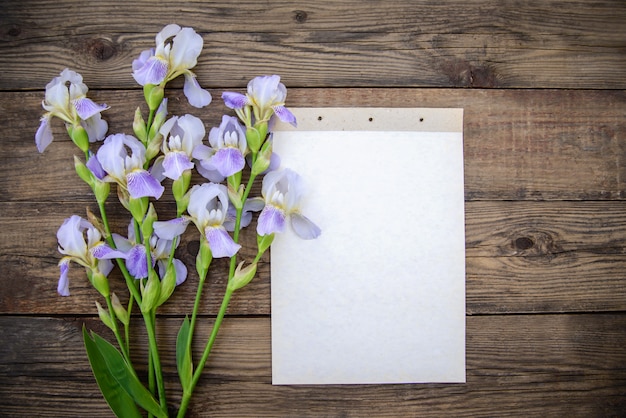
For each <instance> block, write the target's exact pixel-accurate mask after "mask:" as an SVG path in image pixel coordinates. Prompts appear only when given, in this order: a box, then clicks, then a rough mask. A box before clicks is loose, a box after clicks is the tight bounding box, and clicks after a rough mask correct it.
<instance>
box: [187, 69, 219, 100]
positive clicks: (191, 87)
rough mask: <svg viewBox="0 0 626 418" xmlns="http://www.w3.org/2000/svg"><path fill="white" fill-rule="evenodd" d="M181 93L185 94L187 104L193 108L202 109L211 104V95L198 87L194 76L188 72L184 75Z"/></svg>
mask: <svg viewBox="0 0 626 418" xmlns="http://www.w3.org/2000/svg"><path fill="white" fill-rule="evenodd" d="M183 93H185V97H187V100H188V101H189V104H190V105H192V106H193V107H197V108H202V107H204V106H207V105H208V104H209V103H211V99H212V97H211V93H209V92H208V91H207V90H204V89H203V88H202V87H200V84H198V81H197V80H196V76H195V75H194V74H191V72H189V71H188V72H186V73H185V85H184V86H183Z"/></svg>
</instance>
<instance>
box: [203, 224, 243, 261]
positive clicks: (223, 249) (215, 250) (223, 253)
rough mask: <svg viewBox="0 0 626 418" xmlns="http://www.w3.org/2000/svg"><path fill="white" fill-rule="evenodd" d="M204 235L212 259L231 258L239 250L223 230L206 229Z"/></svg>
mask: <svg viewBox="0 0 626 418" xmlns="http://www.w3.org/2000/svg"><path fill="white" fill-rule="evenodd" d="M204 233H205V234H206V238H207V241H208V242H209V247H210V248H211V253H212V254H213V257H214V258H222V257H232V256H234V255H235V254H237V251H239V249H240V248H241V245H239V244H237V243H236V242H235V241H233V239H232V238H231V236H230V235H228V232H226V230H225V229H224V228H220V227H207V228H206V229H205V230H204Z"/></svg>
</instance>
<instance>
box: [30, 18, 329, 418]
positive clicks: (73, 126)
mask: <svg viewBox="0 0 626 418" xmlns="http://www.w3.org/2000/svg"><path fill="white" fill-rule="evenodd" d="M202 46H203V41H202V37H201V36H200V35H199V34H197V33H196V32H195V31H194V30H193V29H192V28H181V27H180V26H178V25H175V24H170V25H167V26H165V27H164V28H163V30H162V31H161V32H159V34H158V35H157V36H156V47H155V48H152V49H149V50H146V51H144V52H142V53H141V55H140V56H139V57H138V58H137V59H136V60H134V62H133V63H132V69H133V72H132V76H133V77H134V79H135V80H136V81H137V82H138V83H139V84H140V85H141V86H143V92H144V97H145V104H144V105H143V106H139V107H138V108H137V110H136V112H135V115H134V120H133V123H132V129H133V133H134V135H129V134H124V133H117V134H112V135H107V130H108V124H107V122H106V121H105V120H103V119H102V116H101V113H102V112H104V111H106V110H107V109H108V108H109V107H108V106H107V105H104V104H97V103H95V102H94V101H92V100H91V99H89V98H88V97H87V92H88V89H87V86H86V85H85V84H84V83H83V80H82V77H81V76H80V75H79V74H77V73H76V72H74V71H71V70H69V69H65V70H63V71H62V72H61V74H60V75H59V76H58V77H56V78H54V79H53V80H52V81H51V82H50V83H49V84H48V85H47V86H46V93H45V99H44V101H43V108H44V109H45V110H46V113H45V114H44V116H43V117H42V119H41V125H40V127H39V129H38V130H37V133H36V135H35V142H36V145H37V148H38V149H39V151H40V152H43V151H44V149H45V148H46V147H47V146H48V145H50V143H51V142H52V140H53V136H52V129H51V126H50V122H51V120H52V118H53V117H56V118H59V119H61V120H63V121H64V122H65V126H66V129H67V132H68V134H69V136H70V138H71V139H72V141H73V142H74V144H76V146H78V148H80V150H81V152H82V155H81V157H77V156H74V167H75V169H76V172H77V174H78V176H79V177H80V178H81V179H82V180H83V181H84V182H85V183H87V184H88V185H89V186H90V188H91V189H92V191H93V194H94V196H95V201H96V202H97V205H98V208H99V215H96V214H94V213H93V212H91V211H88V213H87V216H86V218H83V217H80V216H77V215H73V216H70V217H69V218H67V219H66V220H65V221H64V222H63V224H62V225H61V227H60V228H59V230H58V232H57V238H58V243H59V252H60V253H61V254H62V255H63V257H62V258H61V260H60V262H59V267H60V278H59V282H58V293H59V294H60V295H62V296H69V295H70V292H69V267H70V263H71V262H73V263H75V264H78V265H81V266H83V267H84V268H85V271H86V276H87V278H88V280H89V282H90V283H91V285H93V287H94V288H95V289H96V290H97V291H98V292H99V294H100V295H101V296H102V298H103V300H104V302H105V306H103V305H102V304H101V303H100V302H98V301H97V302H96V307H97V312H98V315H99V318H100V320H101V321H102V322H103V323H104V324H105V325H106V326H107V327H108V328H110V329H111V331H112V332H113V335H114V336H115V339H116V345H117V347H116V345H115V344H111V343H110V342H108V341H107V340H106V339H104V338H103V337H101V336H99V335H98V334H96V333H95V332H93V331H91V332H89V331H87V330H86V328H85V327H83V336H84V341H85V347H86V351H87V356H88V358H89V362H90V364H91V367H92V370H93V373H94V375H95V378H96V381H97V383H98V385H99V387H100V389H101V391H102V394H103V395H104V398H105V399H106V401H107V402H108V404H109V406H110V407H111V409H112V410H113V412H114V413H115V414H116V415H117V416H120V417H136V416H142V413H141V409H144V410H145V411H147V413H148V414H149V416H156V417H167V416H168V404H167V400H166V399H167V398H166V393H165V385H164V381H163V375H162V366H161V361H160V357H159V349H158V342H157V337H156V332H155V322H156V311H157V309H158V308H159V307H160V306H161V305H163V304H164V303H165V302H166V301H167V300H168V299H169V298H170V296H171V295H172V293H173V292H174V290H175V289H176V287H177V286H180V285H181V284H182V283H183V282H185V280H186V278H187V267H186V266H185V264H184V263H183V262H181V261H180V260H179V259H177V258H176V257H175V256H176V248H177V246H178V244H179V243H180V239H181V235H182V234H183V233H184V232H185V230H186V229H187V226H188V225H189V224H190V223H193V224H194V225H195V226H196V228H197V229H198V231H199V241H200V243H199V249H198V254H197V256H196V263H195V268H196V271H197V273H198V283H197V291H196V298H195V302H194V306H193V310H192V312H191V314H190V315H188V316H187V317H185V319H184V320H182V324H181V326H180V329H179V330H178V334H177V338H176V366H177V370H178V375H179V378H180V383H181V386H182V396H181V403H180V406H179V408H178V415H177V416H179V417H182V416H184V415H185V413H186V411H187V408H188V406H189V402H190V399H191V396H192V393H193V391H194V388H195V387H196V385H197V383H198V381H199V379H200V376H201V374H202V370H203V368H204V365H205V364H206V361H207V359H208V357H209V355H210V352H211V348H212V346H213V343H214V342H215V339H216V337H217V334H218V330H219V328H220V324H221V322H222V319H223V318H224V315H225V312H226V308H227V306H228V303H229V301H230V299H231V296H232V295H233V293H234V292H235V291H237V290H238V289H241V288H242V287H244V286H246V285H247V284H248V283H249V282H250V281H251V280H252V279H253V278H254V276H255V274H256V270H257V264H258V262H259V260H260V259H261V257H262V255H263V254H264V253H265V252H266V251H267V250H268V248H269V247H270V245H271V243H272V241H273V239H274V236H275V234H276V233H280V232H283V231H284V230H285V228H286V225H287V224H288V223H289V225H290V226H291V228H292V229H293V231H294V232H295V233H296V234H297V235H299V236H300V237H302V238H304V239H313V238H316V237H317V236H318V235H319V234H320V229H319V228H318V227H317V226H316V225H315V224H314V223H313V222H312V221H310V220H309V219H308V218H306V217H305V216H304V215H302V213H301V208H300V201H301V198H302V180H301V178H300V177H299V176H298V174H296V173H295V172H294V171H291V170H289V169H280V161H279V159H278V157H277V156H276V155H275V154H274V153H273V152H272V151H273V150H272V133H271V129H272V126H273V124H274V123H275V122H276V121H275V119H279V120H280V121H282V122H286V123H290V124H292V125H294V126H295V124H296V118H295V116H294V115H293V114H292V112H290V111H289V110H288V109H287V108H286V107H285V99H286V95H287V90H286V88H285V86H284V85H283V84H282V83H281V82H280V77H279V76H277V75H272V76H260V77H256V78H254V79H253V80H251V81H250V82H249V84H248V89H247V92H246V94H242V93H237V92H224V93H223V94H222V99H223V100H224V103H225V105H226V107H228V108H230V109H232V110H234V113H235V115H236V116H232V115H224V116H223V118H222V121H221V124H220V125H219V126H218V127H213V128H211V130H210V132H209V135H208V141H207V143H205V141H204V137H205V134H206V131H205V127H204V124H203V122H202V121H201V120H200V119H199V118H197V117H196V116H193V115H191V114H186V115H183V116H171V117H169V118H168V112H167V98H166V97H165V87H166V84H167V83H168V82H170V81H171V80H174V79H175V78H177V77H179V76H181V75H182V76H184V78H185V81H184V88H183V91H184V94H185V96H186V97H187V99H188V100H189V103H190V104H191V105H192V106H194V107H197V108H203V107H205V106H207V105H209V103H210V102H211V100H212V98H211V94H210V93H209V92H208V91H207V90H205V89H202V88H201V87H200V85H199V83H198V81H197V80H196V75H195V74H194V73H193V72H192V71H191V69H192V68H193V67H195V65H196V63H197V58H198V56H199V54H200V52H201V50H202ZM142 107H143V108H144V110H142ZM146 107H147V109H146ZM145 112H147V118H146V117H144V114H145ZM102 140H104V142H103V143H102V144H101V145H100V146H99V147H98V148H97V150H93V148H94V147H95V145H93V144H94V143H96V142H98V141H102ZM194 169H195V170H196V171H197V172H198V173H199V174H200V176H201V177H202V178H206V179H207V180H208V181H207V182H205V183H203V184H194V185H192V172H193V170H194ZM200 176H195V177H196V178H197V177H200ZM166 178H167V179H170V180H171V182H169V181H168V182H167V184H168V185H170V184H171V187H170V188H171V190H170V192H171V193H172V195H173V197H174V201H175V204H176V214H177V216H176V217H175V218H174V219H169V220H159V219H158V216H157V208H156V203H157V202H156V201H157V200H158V199H159V198H161V196H163V194H164V193H165V187H164V186H163V185H162V183H163V181H164V180H165V179H166ZM257 179H262V187H261V194H262V196H260V197H250V196H249V195H250V192H251V190H252V187H253V184H254V183H255V181H256V180H257ZM111 184H115V191H116V194H117V198H118V200H119V203H120V204H121V205H122V206H123V207H124V208H125V209H126V210H127V211H128V212H129V214H130V216H129V217H130V224H129V226H128V230H127V231H126V232H125V233H124V234H120V233H116V232H113V231H112V230H111V227H110V225H109V220H108V218H107V213H106V210H105V202H106V201H107V199H109V197H110V194H111V193H110V192H111ZM172 205H173V203H172ZM172 209H173V208H172ZM253 212H260V214H259V215H258V218H257V223H256V233H257V253H256V256H255V257H254V259H252V260H238V258H237V254H238V251H239V250H240V248H241V245H240V244H239V242H240V239H239V238H240V231H241V230H242V228H244V227H246V226H248V225H249V224H250V223H251V222H252V219H253ZM214 258H229V259H230V263H229V265H228V266H229V267H228V282H227V285H226V289H225V290H224V297H223V301H222V304H221V307H220V309H219V313H218V315H217V317H216V319H215V321H214V323H213V328H212V331H211V333H210V335H208V336H207V337H206V343H205V346H204V350H203V353H202V356H201V358H200V359H199V360H197V361H196V359H194V358H193V357H192V351H191V347H192V340H193V339H194V338H197V337H196V336H194V331H195V329H196V321H197V319H198V310H199V307H200V304H201V301H202V297H201V296H202V288H203V285H204V282H205V280H206V278H207V275H208V272H209V268H210V265H211V261H212V260H213V259H214ZM116 266H117V268H118V269H119V270H120V271H121V275H122V276H123V278H124V280H125V283H126V287H127V288H128V292H129V297H128V304H127V305H126V306H124V305H123V304H122V303H121V302H120V299H119V297H118V296H117V295H116V294H115V293H112V292H111V291H110V286H109V279H108V276H109V274H110V272H111V271H112V270H113V269H114V268H115V267H116ZM135 306H136V307H137V308H138V309H139V313H140V314H141V317H142V318H143V322H144V325H145V329H146V332H147V336H148V344H149V350H148V359H147V362H146V364H147V369H148V376H147V385H146V384H145V383H144V382H142V380H141V379H140V378H139V376H138V374H137V371H136V369H135V368H134V366H133V362H132V361H131V350H132V348H133V347H132V346H131V344H130V338H129V335H130V333H129V327H130V325H131V323H132V322H133V321H131V318H132V317H133V315H131V312H132V310H133V307H135ZM136 316H137V317H138V316H139V315H136Z"/></svg>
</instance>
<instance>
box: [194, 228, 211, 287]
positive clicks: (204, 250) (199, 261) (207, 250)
mask: <svg viewBox="0 0 626 418" xmlns="http://www.w3.org/2000/svg"><path fill="white" fill-rule="evenodd" d="M211 260H213V253H212V252H211V247H209V242H208V241H207V240H206V238H205V237H202V238H200V248H199V249H198V255H196V271H197V272H198V275H199V276H200V277H201V278H202V277H204V275H206V272H207V271H208V270H209V265H210V264H211Z"/></svg>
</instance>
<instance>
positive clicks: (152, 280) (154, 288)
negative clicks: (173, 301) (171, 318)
mask: <svg viewBox="0 0 626 418" xmlns="http://www.w3.org/2000/svg"><path fill="white" fill-rule="evenodd" d="M160 294H161V281H160V280H159V277H158V276H157V274H156V272H155V271H154V269H150V273H149V275H148V281H147V283H146V285H145V287H144V288H143V292H142V295H141V296H142V299H141V312H143V313H148V312H150V311H152V309H154V308H156V307H157V301H158V300H159V296H160Z"/></svg>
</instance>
